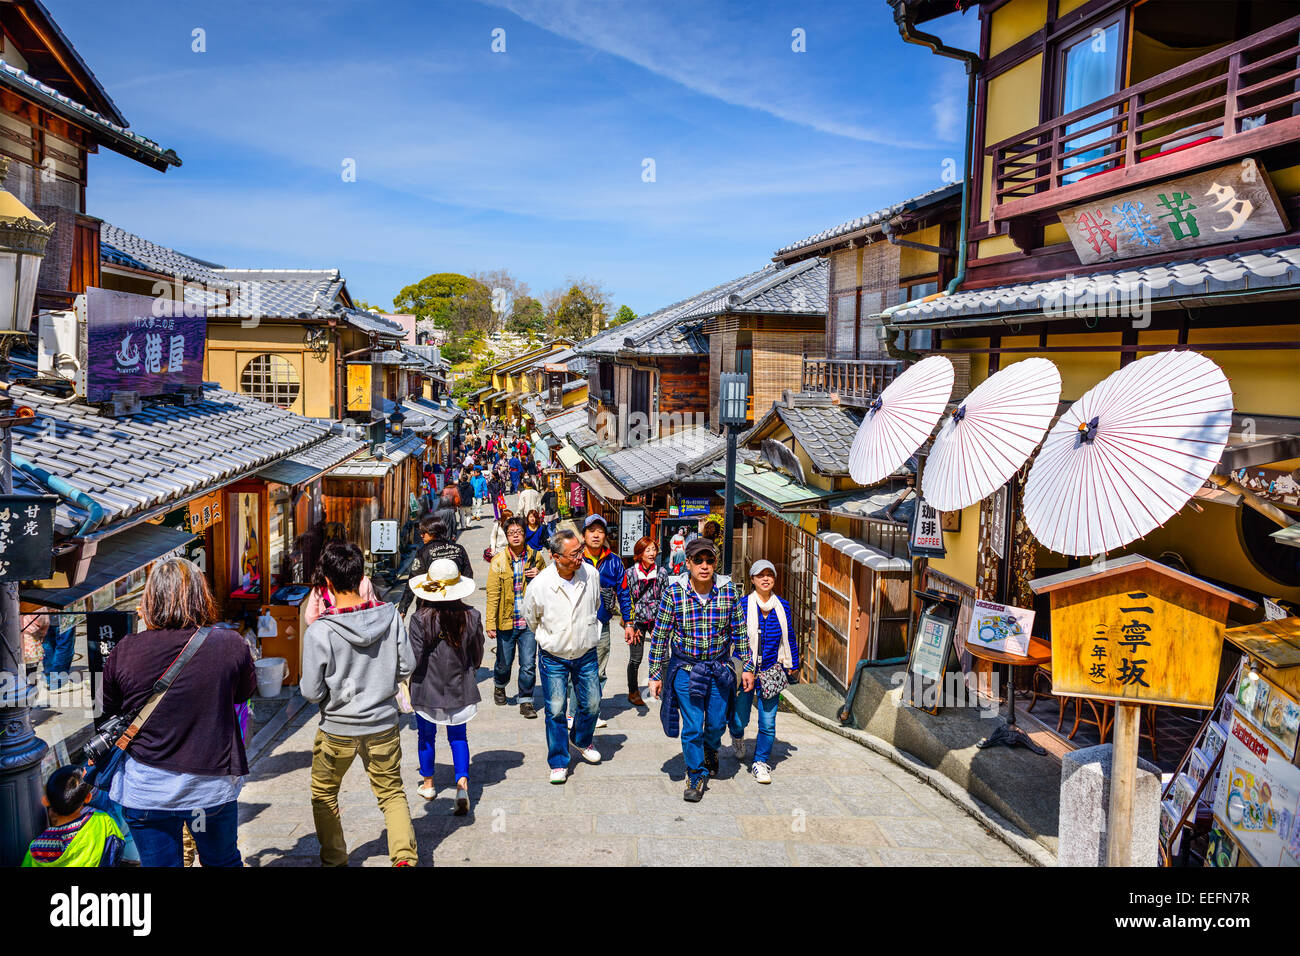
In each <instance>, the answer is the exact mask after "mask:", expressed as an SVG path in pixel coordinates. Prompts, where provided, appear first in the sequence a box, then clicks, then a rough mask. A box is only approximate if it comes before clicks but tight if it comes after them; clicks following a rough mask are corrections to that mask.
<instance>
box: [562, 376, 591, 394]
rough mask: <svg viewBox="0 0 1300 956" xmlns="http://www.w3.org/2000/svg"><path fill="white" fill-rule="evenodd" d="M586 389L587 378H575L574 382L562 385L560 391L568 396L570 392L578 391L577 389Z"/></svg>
mask: <svg viewBox="0 0 1300 956" xmlns="http://www.w3.org/2000/svg"><path fill="white" fill-rule="evenodd" d="M586 387H587V380H586V379H585V378H575V379H574V380H573V381H572V382H565V383H564V384H563V385H561V386H560V391H561V392H562V393H564V394H566V395H567V394H568V393H569V392H572V391H576V390H577V389H580V388H586Z"/></svg>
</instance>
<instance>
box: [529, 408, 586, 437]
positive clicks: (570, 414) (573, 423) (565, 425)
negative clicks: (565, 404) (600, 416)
mask: <svg viewBox="0 0 1300 956" xmlns="http://www.w3.org/2000/svg"><path fill="white" fill-rule="evenodd" d="M586 424H587V408H586V406H585V405H583V406H579V407H578V408H573V409H569V410H567V411H564V412H561V413H560V414H559V415H555V416H554V417H552V418H548V419H546V420H545V421H540V422H538V423H537V430H538V431H540V432H542V433H543V434H546V433H547V432H550V434H552V435H554V436H555V437H556V438H560V439H563V438H564V437H565V436H566V435H568V434H569V432H571V431H573V430H574V429H577V428H581V427H582V426H584V425H586Z"/></svg>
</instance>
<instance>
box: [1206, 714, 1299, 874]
mask: <svg viewBox="0 0 1300 956" xmlns="http://www.w3.org/2000/svg"><path fill="white" fill-rule="evenodd" d="M1297 813H1300V767H1296V766H1295V765H1294V764H1292V763H1291V762H1290V760H1289V759H1288V758H1287V756H1286V755H1285V754H1283V753H1282V752H1281V751H1279V750H1278V749H1277V748H1276V747H1275V746H1274V745H1273V744H1271V743H1270V742H1269V741H1268V739H1267V738H1265V737H1263V736H1261V735H1260V734H1258V733H1256V731H1255V729H1254V728H1253V727H1252V726H1251V725H1250V724H1249V723H1247V722H1246V721H1245V720H1244V719H1243V718H1242V715H1241V714H1240V713H1234V714H1233V715H1232V722H1231V724H1230V726H1229V729H1228V740H1227V743H1226V744H1225V745H1224V752H1223V764H1222V766H1221V768H1220V770H1219V787H1218V791H1217V792H1216V794H1215V798H1214V819H1215V821H1216V822H1217V823H1218V824H1219V826H1220V827H1221V828H1222V829H1223V831H1224V832H1225V833H1227V834H1228V835H1229V836H1230V837H1232V839H1233V840H1234V841H1235V842H1236V843H1237V844H1238V845H1239V846H1240V847H1241V848H1242V850H1244V851H1245V852H1246V853H1248V854H1250V856H1251V858H1252V859H1253V860H1254V861H1255V862H1256V863H1257V864H1258V865H1260V866H1300V824H1298V823H1297V819H1296V815H1297Z"/></svg>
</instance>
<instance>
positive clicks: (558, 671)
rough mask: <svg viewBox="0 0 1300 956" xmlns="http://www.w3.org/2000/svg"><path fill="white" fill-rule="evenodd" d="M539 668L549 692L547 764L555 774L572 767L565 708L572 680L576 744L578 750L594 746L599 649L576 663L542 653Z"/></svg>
mask: <svg viewBox="0 0 1300 956" xmlns="http://www.w3.org/2000/svg"><path fill="white" fill-rule="evenodd" d="M537 664H538V668H539V669H540V670H541V673H542V687H543V689H544V690H545V691H546V762H547V763H548V764H550V767H551V769H552V770H558V769H559V768H560V767H567V766H568V765H569V728H568V726H567V723H566V721H565V710H564V705H565V702H566V700H567V699H568V684H569V680H570V679H572V680H573V684H574V689H575V691H576V696H577V707H576V708H575V710H576V713H575V714H574V717H573V742H574V743H575V744H577V745H578V746H579V747H589V746H591V737H592V734H593V733H594V732H595V730H596V714H598V713H599V712H600V677H599V676H598V675H597V664H596V649H595V648H594V647H593V648H592V649H591V650H589V651H587V653H585V654H583V655H582V656H581V657H579V658H576V659H575V660H566V659H565V658H563V657H556V656H555V655H553V654H548V653H546V651H544V650H540V649H539V650H538V652H537Z"/></svg>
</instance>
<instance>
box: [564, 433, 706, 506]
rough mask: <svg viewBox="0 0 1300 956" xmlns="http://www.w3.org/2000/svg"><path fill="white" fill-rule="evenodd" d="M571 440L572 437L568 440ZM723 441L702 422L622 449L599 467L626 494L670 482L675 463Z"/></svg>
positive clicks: (695, 456) (685, 460) (692, 457)
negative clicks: (663, 436)
mask: <svg viewBox="0 0 1300 956" xmlns="http://www.w3.org/2000/svg"><path fill="white" fill-rule="evenodd" d="M570 440H572V439H570ZM726 444H727V440H726V438H724V437H723V436H721V435H715V434H714V433H713V432H711V431H709V429H708V428H706V427H705V426H703V425H697V426H695V427H694V428H687V429H683V430H682V431H678V432H674V433H673V434H671V435H668V436H667V437H665V438H658V439H655V440H654V441H648V442H646V443H645V444H643V445H636V446H634V447H632V448H624V449H622V450H620V451H616V452H612V453H610V454H609V455H606V456H604V457H603V458H601V459H600V468H601V470H602V471H604V472H606V473H607V474H608V475H609V476H610V477H611V478H612V479H614V481H616V482H618V484H619V485H621V486H622V488H623V490H624V491H626V492H628V493H629V494H636V493H638V492H641V491H644V490H646V489H647V488H653V487H655V486H656V485H662V484H664V483H665V482H669V481H672V480H673V478H674V476H675V474H676V470H677V465H678V464H689V463H690V462H693V461H694V460H695V459H697V458H700V457H701V456H703V455H706V454H709V453H711V452H716V451H719V450H720V449H722V448H724V447H725V446H726Z"/></svg>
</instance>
